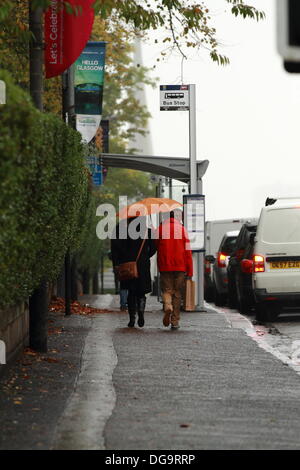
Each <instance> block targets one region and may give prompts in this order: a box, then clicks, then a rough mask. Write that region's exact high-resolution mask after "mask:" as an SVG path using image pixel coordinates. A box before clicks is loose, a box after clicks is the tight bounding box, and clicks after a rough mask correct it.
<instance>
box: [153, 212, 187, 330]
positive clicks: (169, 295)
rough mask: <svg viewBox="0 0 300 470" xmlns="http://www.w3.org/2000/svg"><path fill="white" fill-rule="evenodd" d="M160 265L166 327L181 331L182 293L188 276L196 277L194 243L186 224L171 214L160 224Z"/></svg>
mask: <svg viewBox="0 0 300 470" xmlns="http://www.w3.org/2000/svg"><path fill="white" fill-rule="evenodd" d="M155 241H156V246H157V265H158V269H159V271H160V286H161V291H162V300H163V305H164V318H163V324H164V326H169V325H170V321H171V328H172V329H177V328H179V320H180V305H181V293H182V290H183V287H184V279H185V276H187V277H192V276H193V259H192V253H191V249H190V241H189V238H188V235H187V232H186V230H185V228H184V226H183V225H182V223H181V222H180V221H179V220H177V219H176V218H175V216H174V211H171V212H170V218H169V219H167V220H165V221H164V222H162V223H161V224H160V226H159V227H158V229H157V235H156V240H155Z"/></svg>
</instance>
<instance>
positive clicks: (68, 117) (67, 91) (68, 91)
mask: <svg viewBox="0 0 300 470" xmlns="http://www.w3.org/2000/svg"><path fill="white" fill-rule="evenodd" d="M73 115H74V75H73V69H72V67H70V68H69V69H68V70H67V71H65V72H64V73H63V75H62V118H63V121H64V122H65V123H66V124H68V125H69V126H71V127H73V125H74V123H73ZM65 315H71V253H70V248H68V250H67V253H66V254H65Z"/></svg>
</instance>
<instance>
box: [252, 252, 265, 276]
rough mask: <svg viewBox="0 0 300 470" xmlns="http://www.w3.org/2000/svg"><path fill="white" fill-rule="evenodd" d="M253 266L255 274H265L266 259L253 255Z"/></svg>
mask: <svg viewBox="0 0 300 470" xmlns="http://www.w3.org/2000/svg"><path fill="white" fill-rule="evenodd" d="M253 266H254V272H255V273H263V272H265V259H264V257H263V256H261V255H253Z"/></svg>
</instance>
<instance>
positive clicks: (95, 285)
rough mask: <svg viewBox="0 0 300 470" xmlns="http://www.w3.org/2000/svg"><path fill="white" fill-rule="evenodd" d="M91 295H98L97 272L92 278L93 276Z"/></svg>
mask: <svg viewBox="0 0 300 470" xmlns="http://www.w3.org/2000/svg"><path fill="white" fill-rule="evenodd" d="M93 294H94V295H98V294H99V273H98V271H96V272H95V274H94V276H93Z"/></svg>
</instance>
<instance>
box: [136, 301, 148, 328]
mask: <svg viewBox="0 0 300 470" xmlns="http://www.w3.org/2000/svg"><path fill="white" fill-rule="evenodd" d="M145 307H146V297H138V299H137V311H138V325H139V327H141V328H142V327H143V326H144V324H145V319H144V312H145Z"/></svg>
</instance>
